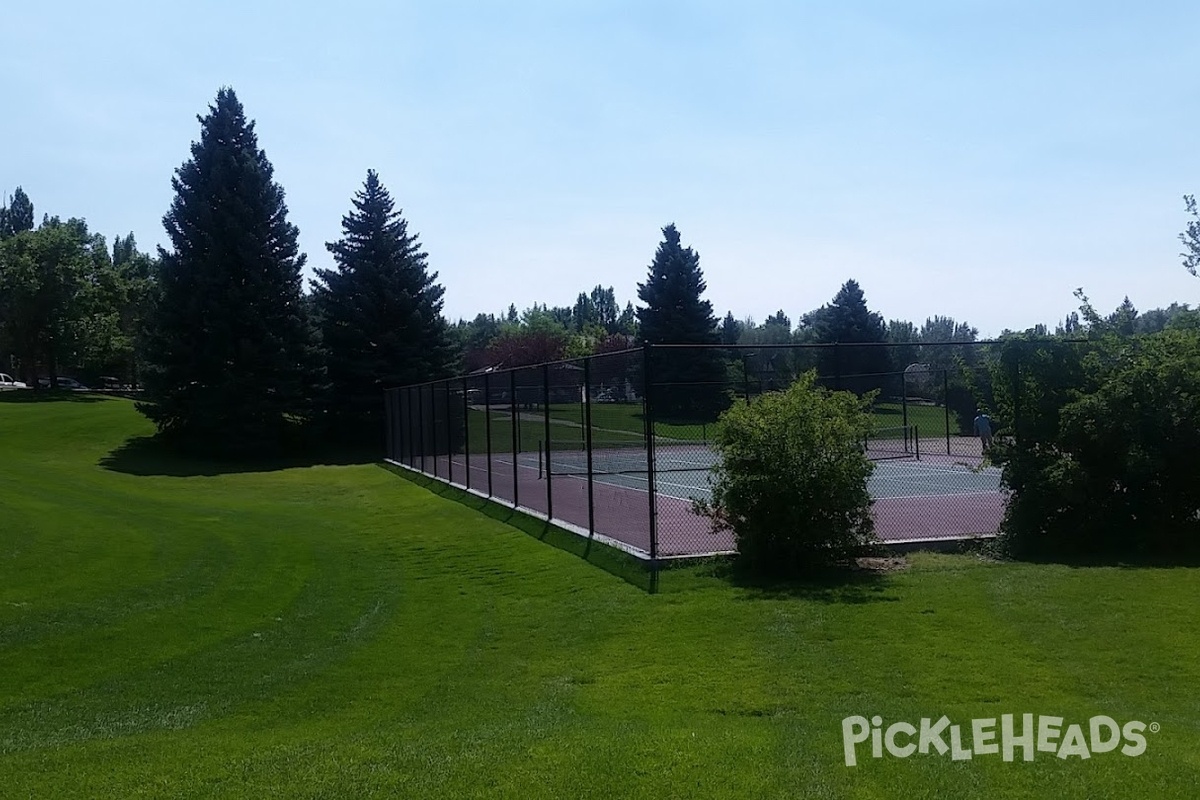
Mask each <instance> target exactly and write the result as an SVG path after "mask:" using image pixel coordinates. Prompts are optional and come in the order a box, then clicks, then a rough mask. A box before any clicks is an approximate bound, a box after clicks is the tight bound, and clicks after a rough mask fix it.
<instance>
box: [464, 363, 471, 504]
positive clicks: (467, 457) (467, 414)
mask: <svg viewBox="0 0 1200 800" xmlns="http://www.w3.org/2000/svg"><path fill="white" fill-rule="evenodd" d="M462 386H463V469H465V470H466V472H467V482H466V485H467V488H468V489H470V488H471V398H470V391H471V387H470V386H469V385H468V384H467V379H466V377H463V379H462Z"/></svg>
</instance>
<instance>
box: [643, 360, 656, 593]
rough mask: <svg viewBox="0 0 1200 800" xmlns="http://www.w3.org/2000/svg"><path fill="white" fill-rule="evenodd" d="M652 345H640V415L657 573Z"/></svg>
mask: <svg viewBox="0 0 1200 800" xmlns="http://www.w3.org/2000/svg"><path fill="white" fill-rule="evenodd" d="M652 347H653V345H651V344H649V343H647V344H646V345H644V346H643V347H642V378H643V382H644V384H645V386H646V395H645V397H643V398H642V417H643V419H644V420H645V430H646V484H647V485H646V494H647V496H648V497H649V501H650V570H651V572H652V575H654V576H657V574H658V514H657V511H658V504H657V503H656V502H655V498H656V489H655V485H654V484H655V475H654V472H655V464H654V399H653V398H654V394H653V386H654V373H653V370H652V369H651V361H653V360H654V359H653V355H652V352H651V348H652Z"/></svg>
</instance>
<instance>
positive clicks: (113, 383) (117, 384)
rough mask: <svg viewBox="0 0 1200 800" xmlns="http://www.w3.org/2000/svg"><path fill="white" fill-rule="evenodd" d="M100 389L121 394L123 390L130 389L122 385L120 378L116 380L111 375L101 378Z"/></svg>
mask: <svg viewBox="0 0 1200 800" xmlns="http://www.w3.org/2000/svg"><path fill="white" fill-rule="evenodd" d="M100 388H101V389H104V390H105V391H117V392H119V391H121V390H122V389H128V388H129V387H128V386H126V385H125V384H123V383H121V379H120V378H114V377H112V376H111V375H101V376H100Z"/></svg>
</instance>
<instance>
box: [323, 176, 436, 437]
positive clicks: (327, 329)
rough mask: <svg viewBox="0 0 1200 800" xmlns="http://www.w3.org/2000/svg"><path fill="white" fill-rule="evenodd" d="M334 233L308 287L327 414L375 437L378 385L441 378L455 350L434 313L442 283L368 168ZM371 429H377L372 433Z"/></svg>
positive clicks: (379, 414)
mask: <svg viewBox="0 0 1200 800" xmlns="http://www.w3.org/2000/svg"><path fill="white" fill-rule="evenodd" d="M352 203H353V206H354V208H353V210H351V212H350V213H349V214H348V215H346V216H345V217H343V218H342V238H341V239H339V240H338V241H337V242H332V243H329V244H326V245H325V246H326V248H327V249H328V250H329V252H330V253H332V254H333V258H334V261H335V262H336V263H337V268H336V269H332V270H328V269H319V270H317V271H316V274H317V281H316V282H314V284H313V290H314V300H315V302H316V305H317V308H318V313H319V315H320V318H321V333H322V340H323V343H324V348H325V351H326V358H327V369H328V375H329V380H330V384H331V387H332V389H333V392H334V395H333V399H334V404H333V406H332V408H331V410H332V411H333V413H334V416H335V417H337V418H340V419H341V420H343V421H345V422H348V423H350V424H351V425H353V426H354V427H355V428H356V429H358V430H359V431H362V432H363V433H364V434H368V435H376V434H378V436H380V437H382V427H381V426H382V425H383V390H384V389H386V388H389V387H394V386H407V385H409V384H412V383H420V382H424V381H428V380H433V379H435V378H442V377H446V376H447V375H448V374H449V373H450V371H451V370H452V368H453V366H454V364H455V360H456V353H455V350H454V346H453V344H452V342H451V338H450V331H449V327H448V326H447V324H446V321H445V319H443V317H442V295H443V293H444V290H443V288H442V287H441V286H440V285H438V284H437V273H436V272H432V273H431V272H429V271H428V269H427V267H426V254H425V253H424V252H422V251H421V248H420V245H419V244H418V242H417V237H416V235H415V234H410V233H409V232H408V223H407V222H406V221H405V220H404V218H403V217H402V216H401V213H400V212H398V211H396V210H395V208H394V204H393V201H392V197H391V195H390V194H389V193H388V191H387V189H386V188H385V187H384V186H383V184H382V183H380V181H379V176H378V175H377V174H376V173H375V171H374V170H371V171H368V172H367V179H366V182H365V183H364V185H363V188H362V189H361V190H360V191H358V192H357V193H356V194H355V196H354V199H353V201H352ZM377 429H378V430H377Z"/></svg>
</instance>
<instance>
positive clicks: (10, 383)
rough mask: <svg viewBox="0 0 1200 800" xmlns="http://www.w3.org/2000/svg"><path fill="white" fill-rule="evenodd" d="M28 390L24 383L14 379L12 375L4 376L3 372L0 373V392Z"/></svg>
mask: <svg viewBox="0 0 1200 800" xmlns="http://www.w3.org/2000/svg"><path fill="white" fill-rule="evenodd" d="M28 388H29V387H28V386H26V385H25V384H24V383H22V382H21V381H19V380H17V379H16V378H14V377H13V376H12V375H5V374H4V373H3V372H0V391H3V390H5V389H28Z"/></svg>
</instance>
